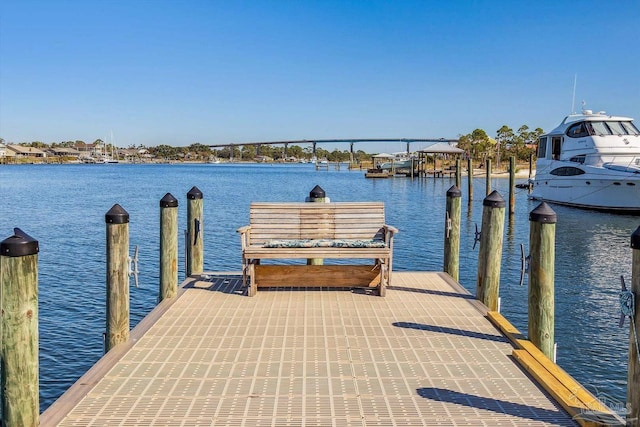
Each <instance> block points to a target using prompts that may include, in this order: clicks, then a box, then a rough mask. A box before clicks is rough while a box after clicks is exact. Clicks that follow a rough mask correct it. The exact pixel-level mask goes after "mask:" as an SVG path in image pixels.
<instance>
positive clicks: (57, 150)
mask: <svg viewBox="0 0 640 427" xmlns="http://www.w3.org/2000/svg"><path fill="white" fill-rule="evenodd" d="M47 151H48V152H49V153H51V155H52V156H58V157H72V158H74V159H77V158H79V157H80V152H79V151H78V150H76V149H75V148H71V147H53V148H49V149H48V150H47Z"/></svg>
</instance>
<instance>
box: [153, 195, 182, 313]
mask: <svg viewBox="0 0 640 427" xmlns="http://www.w3.org/2000/svg"><path fill="white" fill-rule="evenodd" d="M177 294H178V200H177V199H176V198H175V197H173V195H171V193H167V194H166V195H165V196H164V197H163V198H162V199H161V200H160V290H159V296H158V301H162V300H165V299H167V298H174V297H175V296H176V295H177Z"/></svg>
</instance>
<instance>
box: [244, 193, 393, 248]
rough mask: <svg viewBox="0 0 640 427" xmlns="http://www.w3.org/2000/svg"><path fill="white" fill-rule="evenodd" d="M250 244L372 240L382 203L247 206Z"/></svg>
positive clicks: (380, 220) (380, 219) (379, 224)
mask: <svg viewBox="0 0 640 427" xmlns="http://www.w3.org/2000/svg"><path fill="white" fill-rule="evenodd" d="M249 221H250V225H251V242H250V244H254V245H255V244H263V243H264V242H266V241H269V240H277V239H372V238H373V237H374V236H376V235H378V236H380V234H379V232H380V228H381V227H382V225H383V224H384V223H385V219H384V203H382V202H335V203H267V202H254V203H251V207H250V209H249Z"/></svg>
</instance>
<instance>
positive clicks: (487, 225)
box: [476, 191, 505, 311]
mask: <svg viewBox="0 0 640 427" xmlns="http://www.w3.org/2000/svg"><path fill="white" fill-rule="evenodd" d="M482 205H483V206H484V207H483V209H482V232H481V235H480V251H479V254H478V280H477V282H476V285H477V286H476V298H478V299H479V300H480V301H482V303H483V304H484V305H486V306H487V307H488V308H489V310H491V311H499V310H498V298H499V292H500V262H501V260H502V240H503V231H504V210H505V202H504V199H503V198H502V196H501V195H500V193H498V192H497V191H493V192H492V193H491V194H489V195H488V196H487V197H485V199H484V200H483V202H482Z"/></svg>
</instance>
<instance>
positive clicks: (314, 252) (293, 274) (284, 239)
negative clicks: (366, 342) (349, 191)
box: [238, 202, 398, 296]
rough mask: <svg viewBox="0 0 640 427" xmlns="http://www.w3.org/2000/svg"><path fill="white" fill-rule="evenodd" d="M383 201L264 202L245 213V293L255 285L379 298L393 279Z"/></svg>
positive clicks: (389, 229) (390, 229) (242, 235)
mask: <svg viewBox="0 0 640 427" xmlns="http://www.w3.org/2000/svg"><path fill="white" fill-rule="evenodd" d="M397 232H398V230H397V229H396V228H394V227H391V226H389V225H386V224H385V218H384V203H381V202H340V203H263V202H254V203H252V204H251V206H250V209H249V225H248V226H244V227H241V228H239V229H238V233H240V241H241V245H242V276H243V283H244V285H245V287H246V286H247V281H248V282H249V286H248V291H247V293H248V295H249V296H254V295H255V294H256V292H257V290H258V288H259V287H274V286H308V287H375V288H377V291H378V294H379V295H380V296H384V295H385V288H386V287H387V286H388V285H389V282H390V279H391V269H392V264H393V235H394V233H397ZM305 258H306V259H347V260H348V259H352V260H355V259H372V260H373V263H372V264H371V265H362V264H339V265H298V264H295V265H287V264H285V265H261V263H260V261H261V260H275V259H291V260H295V259H305Z"/></svg>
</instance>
